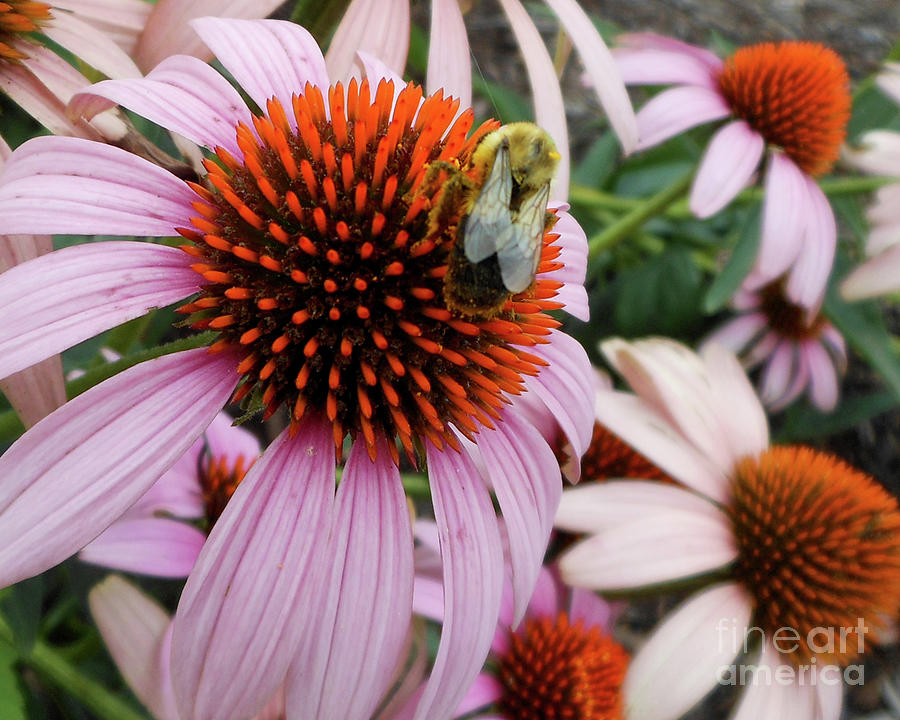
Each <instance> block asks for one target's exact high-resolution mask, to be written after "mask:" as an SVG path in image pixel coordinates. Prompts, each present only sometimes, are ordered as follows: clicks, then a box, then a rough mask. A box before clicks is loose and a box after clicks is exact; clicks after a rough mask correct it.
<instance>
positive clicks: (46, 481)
mask: <svg viewBox="0 0 900 720" xmlns="http://www.w3.org/2000/svg"><path fill="white" fill-rule="evenodd" d="M236 382H237V374H236V373H235V360H234V358H233V357H231V356H230V355H226V354H219V355H210V354H209V353H208V352H207V351H206V349H205V348H201V349H197V350H187V351H184V352H180V353H173V354H171V355H166V356H164V357H160V358H156V359H155V360H149V361H147V362H144V363H141V364H140V365H137V366H135V367H133V368H130V369H128V370H126V371H124V372H121V373H119V374H118V375H116V376H114V377H112V378H110V379H109V380H107V381H105V382H103V383H101V384H100V385H97V386H95V387H93V388H91V389H90V390H88V391H87V392H85V393H83V394H82V395H79V396H78V397H76V398H75V399H74V400H71V401H69V402H68V403H66V404H65V405H63V406H62V407H61V408H60V409H59V410H57V411H56V412H54V413H52V414H51V415H48V416H47V417H46V418H44V419H43V420H41V421H40V422H39V423H38V424H37V425H35V426H34V427H33V428H32V429H31V430H29V431H28V432H26V433H25V434H24V435H23V436H22V437H21V438H19V440H18V441H16V443H14V444H13V446H12V447H11V448H10V449H9V450H7V451H6V453H5V454H4V455H3V456H2V457H0V479H2V481H0V585H4V586H5V585H9V584H11V583H14V582H17V581H19V580H21V579H23V578H26V577H30V576H31V575H34V574H36V573H39V572H43V571H44V570H46V569H47V568H50V567H53V566H54V565H56V564H57V563H59V562H62V561H63V560H64V559H65V558H67V557H68V556H69V555H72V554H73V553H75V552H76V551H77V550H79V549H80V548H82V547H84V546H85V545H86V544H87V543H88V542H89V541H90V540H92V539H93V538H94V537H96V536H97V535H98V534H99V533H100V532H101V531H102V530H103V529H104V528H105V527H107V526H108V525H109V524H110V523H111V522H112V521H113V520H115V519H116V518H117V517H118V516H119V515H121V514H122V513H123V512H124V511H125V510H126V509H127V508H128V507H129V506H130V505H131V504H132V503H134V502H135V501H136V500H137V499H138V498H139V497H140V496H141V495H143V493H144V492H146V491H147V489H148V488H149V487H150V486H151V485H152V484H153V482H154V481H155V480H156V479H157V478H158V477H159V476H160V475H162V474H163V473H164V472H165V471H166V470H167V469H168V468H169V467H170V466H171V465H172V464H173V463H174V462H175V461H176V460H177V459H178V458H179V457H180V456H181V455H182V454H183V453H184V452H185V451H186V450H187V449H188V448H189V447H190V446H191V444H192V443H193V442H194V440H195V439H196V438H197V437H198V436H199V435H200V433H201V432H203V429H204V428H205V427H206V426H207V425H208V424H209V423H210V422H211V421H212V419H213V417H215V414H216V412H218V410H219V408H221V407H222V405H224V404H225V402H227V400H228V397H229V395H230V394H231V392H232V391H233V390H234V387H235V385H236Z"/></svg>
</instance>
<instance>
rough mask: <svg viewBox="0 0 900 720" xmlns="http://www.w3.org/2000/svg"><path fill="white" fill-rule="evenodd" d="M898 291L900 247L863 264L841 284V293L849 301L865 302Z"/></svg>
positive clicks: (899, 285)
mask: <svg viewBox="0 0 900 720" xmlns="http://www.w3.org/2000/svg"><path fill="white" fill-rule="evenodd" d="M898 290H900V245H897V246H896V247H892V248H891V249H890V250H886V251H885V252H883V253H882V254H881V255H877V256H875V257H873V258H872V259H871V260H869V261H867V262H865V263H863V264H862V265H860V266H859V267H857V268H856V269H855V270H853V272H851V273H850V274H849V275H848V276H847V277H845V278H844V280H843V282H842V283H841V293H842V294H843V296H844V297H845V298H846V299H847V300H865V299H867V298H873V297H877V296H879V295H886V294H887V293H892V292H897V291H898Z"/></svg>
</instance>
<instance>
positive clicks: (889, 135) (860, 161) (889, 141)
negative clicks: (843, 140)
mask: <svg viewBox="0 0 900 720" xmlns="http://www.w3.org/2000/svg"><path fill="white" fill-rule="evenodd" d="M898 79H900V78H898ZM858 144H859V146H860V149H859V150H844V153H843V159H845V160H847V161H848V162H849V163H850V164H851V165H853V166H854V167H856V168H858V169H859V170H863V171H864V172H868V173H872V174H873V175H888V176H891V175H897V174H900V133H896V132H892V131H890V130H870V131H869V132H867V133H863V135H862V137H860V139H859V143H858Z"/></svg>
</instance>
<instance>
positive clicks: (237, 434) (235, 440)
mask: <svg viewBox="0 0 900 720" xmlns="http://www.w3.org/2000/svg"><path fill="white" fill-rule="evenodd" d="M203 440H205V442H206V449H207V450H208V452H209V454H210V455H211V456H212V457H213V458H215V459H216V460H222V459H224V460H225V462H226V464H227V465H228V466H229V467H234V465H235V463H237V462H238V460H240V459H242V458H243V460H244V469H246V468H247V467H249V465H250V463H251V462H253V461H254V460H256V458H257V457H258V456H259V453H260V446H259V439H258V438H257V437H256V435H254V434H253V433H252V432H250V431H249V430H247V428H244V427H240V426H236V425H234V421H233V420H232V418H231V417H230V416H228V415H226V414H225V413H219V414H218V415H216V419H215V420H213V421H212V422H211V423H210V424H209V427H208V428H206V432H205V433H204V434H203Z"/></svg>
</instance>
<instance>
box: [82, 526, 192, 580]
mask: <svg viewBox="0 0 900 720" xmlns="http://www.w3.org/2000/svg"><path fill="white" fill-rule="evenodd" d="M205 542H206V534H205V533H203V532H201V531H200V530H198V529H197V528H195V527H194V526H193V525H188V524H187V523H184V522H181V521H180V520H170V519H168V518H163V517H143V518H122V519H120V520H118V521H116V522H114V523H113V524H112V525H110V526H109V527H108V528H107V529H106V530H104V531H103V532H102V533H100V535H98V536H97V537H96V538H94V540H92V541H91V542H90V543H88V544H87V545H86V546H85V547H84V549H83V550H82V551H81V552H80V553H79V554H78V558H79V559H80V560H82V561H84V562H89V563H93V564H94V565H102V566H104V567H108V568H112V569H113V570H124V571H125V572H133V573H138V574H141V575H155V576H156V577H169V578H184V577H187V576H188V574H189V573H190V572H191V568H193V567H194V563H195V562H196V560H197V556H198V555H199V554H200V550H201V548H202V547H203V544H204V543H205Z"/></svg>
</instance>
